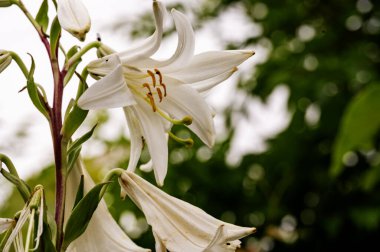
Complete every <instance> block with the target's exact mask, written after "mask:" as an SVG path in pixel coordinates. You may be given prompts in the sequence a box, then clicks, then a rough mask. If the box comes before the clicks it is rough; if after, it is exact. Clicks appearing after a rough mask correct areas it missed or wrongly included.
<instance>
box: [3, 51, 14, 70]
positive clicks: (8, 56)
mask: <svg viewBox="0 0 380 252" xmlns="http://www.w3.org/2000/svg"><path fill="white" fill-rule="evenodd" d="M11 62H12V55H11V53H10V52H8V51H4V50H0V73H1V72H2V71H4V70H5V69H6V68H7V67H8V66H9V64H11Z"/></svg>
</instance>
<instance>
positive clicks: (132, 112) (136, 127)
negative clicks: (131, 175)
mask: <svg viewBox="0 0 380 252" xmlns="http://www.w3.org/2000/svg"><path fill="white" fill-rule="evenodd" d="M124 114H125V117H126V119H127V123H128V128H129V132H130V142H131V154H130V156H129V163H128V169H127V170H128V171H130V172H134V171H135V169H136V166H137V163H138V161H139V159H140V155H141V151H142V148H143V135H142V133H141V130H140V129H141V125H140V122H139V121H138V120H137V116H136V109H135V108H134V107H133V106H129V107H124Z"/></svg>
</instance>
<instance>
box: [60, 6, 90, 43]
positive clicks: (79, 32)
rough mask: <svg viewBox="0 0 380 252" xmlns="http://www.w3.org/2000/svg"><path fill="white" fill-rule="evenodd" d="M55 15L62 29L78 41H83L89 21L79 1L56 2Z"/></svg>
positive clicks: (88, 27)
mask: <svg viewBox="0 0 380 252" xmlns="http://www.w3.org/2000/svg"><path fill="white" fill-rule="evenodd" d="M57 3H58V7H57V15H58V20H59V23H60V24H61V26H62V28H63V29H65V30H66V31H68V32H69V33H71V34H72V35H73V36H74V37H76V38H78V39H79V40H80V41H83V40H85V38H86V33H87V32H88V31H89V30H90V28H91V20H90V16H89V14H88V11H87V9H86V7H85V6H84V5H83V3H82V1H81V0H58V2H57Z"/></svg>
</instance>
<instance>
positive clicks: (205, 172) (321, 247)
mask: <svg viewBox="0 0 380 252" xmlns="http://www.w3.org/2000/svg"><path fill="white" fill-rule="evenodd" d="M233 6H240V7H243V9H244V10H245V12H246V14H247V16H248V17H249V18H250V20H251V21H252V22H254V23H255V24H257V25H259V26H260V27H261V28H262V29H261V31H262V32H261V33H260V34H259V35H257V34H255V35H252V36H251V35H250V34H246V40H245V41H243V42H241V41H240V42H238V43H233V42H231V43H229V44H228V48H231V49H236V48H244V47H253V48H256V47H257V48H259V47H262V48H265V49H266V50H267V51H268V52H269V56H268V58H267V60H266V61H265V62H262V63H260V64H259V65H257V66H256V68H255V71H254V73H253V75H252V76H251V78H249V79H248V80H245V81H241V82H240V83H239V85H238V88H239V89H240V90H241V91H244V92H245V93H246V94H247V96H246V99H247V100H248V99H250V98H252V97H260V98H261V99H263V100H265V99H267V97H268V96H269V94H271V92H272V91H273V90H274V89H275V88H276V87H278V86H279V85H286V86H287V87H288V89H289V91H290V97H289V101H288V109H289V111H291V121H290V123H289V126H288V127H287V128H286V129H285V130H284V131H283V132H282V133H280V134H279V135H277V136H273V137H272V138H271V139H269V140H268V149H267V150H266V151H265V152H263V153H260V154H247V155H245V156H244V157H243V159H242V161H241V162H240V163H239V164H238V165H237V166H234V167H231V166H230V165H228V163H227V162H226V153H227V151H228V150H229V148H230V147H231V139H232V138H233V137H234V135H235V130H234V128H233V126H232V125H233V123H232V118H233V114H234V113H240V114H242V115H244V110H245V109H246V107H244V106H242V107H240V111H237V110H236V109H235V110H231V109H226V110H225V118H226V121H225V124H226V128H227V132H228V137H227V138H226V139H225V140H223V141H222V142H218V143H217V144H216V146H215V147H214V148H213V149H212V151H211V152H210V150H207V149H205V148H204V147H203V145H202V144H201V143H200V142H199V141H198V140H197V139H195V140H196V142H195V145H194V147H193V148H192V149H188V148H185V147H183V146H181V145H179V144H177V143H175V142H172V141H169V145H170V150H171V153H170V160H171V161H172V162H171V164H170V167H169V172H168V176H167V178H166V180H165V186H164V187H163V189H164V190H165V191H166V192H168V193H170V194H171V195H173V196H176V197H179V198H181V199H184V200H186V201H188V202H189V203H192V204H194V205H196V206H199V207H201V208H202V209H204V210H205V211H207V212H208V213H210V214H211V215H213V216H215V217H217V218H221V219H223V220H225V221H229V222H233V223H236V224H238V225H242V226H255V227H257V229H258V232H257V233H256V234H255V235H253V236H251V237H248V238H245V239H243V242H244V247H245V248H244V250H243V251H251V252H253V251H254V252H257V251H282V252H283V251H293V252H294V251H336V250H339V251H364V250H366V249H367V248H369V247H370V246H376V245H377V239H378V237H379V235H380V194H379V193H378V191H379V189H380V184H379V180H380V158H379V157H380V153H379V148H380V141H379V139H380V138H379V137H380V134H379V132H380V131H379V126H380V125H379V120H380V119H379V118H380V105H379V101H380V97H379V96H380V94H379V87H380V86H379V83H380V82H379V81H380V76H379V74H380V71H379V69H380V48H379V46H380V36H379V34H380V5H379V4H378V3H376V2H375V1H372V2H371V1H369V0H358V1H343V0H331V1H320V0H303V1H298V0H284V1H273V0H270V1H263V2H260V1H253V0H241V1H238V0H235V1H234V0H205V2H204V6H201V8H198V9H197V10H198V12H197V15H196V20H195V21H194V25H195V26H196V27H202V26H203V25H204V23H205V22H206V21H208V20H211V19H213V18H215V17H218V16H219V15H222V14H223V13H224V11H225V10H227V9H228V8H231V7H233ZM179 7H180V8H183V9H186V7H185V6H179ZM143 18H144V20H145V21H144V22H141V23H140V24H141V25H140V26H139V27H140V28H141V27H143V28H144V27H145V28H144V29H143V28H141V29H140V28H138V29H135V30H132V33H133V34H134V35H143V33H144V32H141V31H146V33H149V32H148V30H151V29H152V28H153V26H152V22H151V20H150V18H151V17H150V18H149V16H144V17H143ZM121 26H122V24H117V28H120V27H121ZM259 56H260V55H258V57H259ZM242 104H246V103H244V102H243V103H242ZM311 106H313V107H314V108H317V110H318V111H319V112H320V116H319V117H318V120H317V121H316V122H315V123H313V124H310V123H309V122H308V120H307V119H306V117H307V116H306V114H307V111H308V110H309V109H310V107H311ZM104 121H106V119H105V120H104ZM99 127H101V125H100V126H99ZM174 131H175V132H177V133H178V134H179V133H180V131H183V129H177V128H174ZM98 137H99V136H98ZM246 141H253V140H251V139H246ZM106 146H107V151H106V153H105V154H104V156H102V157H99V158H94V159H92V160H87V166H88V168H89V169H90V170H91V173H92V174H93V175H94V176H93V177H94V178H95V180H97V181H99V180H101V176H102V174H99V171H101V169H98V168H100V167H99V166H101V164H103V163H104V161H102V160H107V157H111V158H112V163H114V164H118V166H120V167H126V166H127V163H128V154H126V151H124V152H123V151H121V152H118V153H120V155H119V156H117V157H115V156H114V155H112V156H111V153H113V152H116V150H120V149H123V150H128V147H129V142H128V140H127V139H126V138H125V137H124V136H121V137H120V139H118V140H117V141H115V142H106ZM204 152H206V155H203V158H199V157H202V155H200V154H202V153H204ZM210 153H212V155H211V157H208V154H210ZM204 156H206V158H204ZM52 173H53V170H52V169H51V168H49V169H48V170H45V171H43V172H42V173H41V175H40V177H39V178H38V179H39V180H40V181H49V180H48V179H47V180H44V179H43V178H44V177H45V176H53V175H52ZM47 174H49V175H47ZM141 175H142V176H143V177H144V178H146V179H148V180H150V181H151V182H153V183H154V178H153V174H151V173H142V174H141ZM41 179H42V180H41ZM33 181H34V180H33ZM45 187H46V188H48V187H49V185H45ZM119 190H120V189H119V186H118V185H117V184H116V183H115V184H114V185H112V186H111V189H110V190H109V191H108V193H107V194H106V197H105V198H106V200H107V202H108V203H109V208H110V211H111V213H112V214H113V216H114V217H115V218H116V219H117V220H120V219H123V215H124V214H125V211H127V210H128V211H131V212H133V213H134V214H135V216H137V218H141V217H142V216H143V215H142V213H141V212H140V211H139V210H138V209H137V208H136V206H134V205H133V204H132V202H131V201H130V200H128V199H126V200H125V201H122V200H121V199H120V198H119V193H120V191H119ZM48 196H49V195H48ZM52 196H53V195H50V197H48V198H49V200H50V203H51V202H52ZM13 198H14V199H16V198H17V197H16V196H12V199H13ZM20 202H21V200H20ZM20 207H21V206H20ZM15 210H16V209H14V205H13V204H12V206H11V205H10V204H6V207H3V209H2V211H1V216H11V215H10V214H9V213H11V212H14V211H15ZM132 236H133V237H134V238H135V241H136V243H138V244H140V245H142V246H145V247H151V248H153V247H154V245H153V242H154V240H153V237H152V235H151V232H149V230H147V227H144V225H140V231H138V232H134V234H132Z"/></svg>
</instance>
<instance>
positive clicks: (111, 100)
mask: <svg viewBox="0 0 380 252" xmlns="http://www.w3.org/2000/svg"><path fill="white" fill-rule="evenodd" d="M153 7H154V8H153V9H154V14H155V20H156V31H155V33H154V34H153V35H152V36H151V37H149V38H148V39H147V40H145V41H144V42H143V43H141V44H139V45H138V46H136V47H134V48H133V49H131V50H127V51H124V52H120V53H114V54H112V55H109V56H106V57H103V58H101V59H99V60H95V61H93V62H91V63H90V64H89V65H88V66H87V69H88V71H89V72H90V73H91V74H92V75H95V76H98V77H103V78H102V79H100V80H99V81H98V82H97V83H95V84H94V85H92V86H91V87H90V88H89V89H88V90H86V92H85V93H84V94H83V95H82V97H81V98H80V99H79V101H78V105H79V106H80V107H81V108H83V109H99V108H115V107H123V109H124V112H125V116H126V118H127V122H128V126H129V129H130V134H131V158H130V161H129V165H128V170H129V171H133V170H134V169H135V167H136V165H137V162H138V160H139V157H140V155H141V149H142V147H143V143H144V140H145V142H146V144H147V147H148V150H149V153H150V155H151V159H152V164H153V169H154V172H155V177H156V181H157V183H158V184H159V185H162V184H163V182H164V178H165V176H166V173H167V162H168V149H167V136H166V135H167V132H169V131H170V127H171V126H172V125H173V124H185V125H188V127H189V128H190V129H191V130H192V131H193V132H194V133H195V134H196V135H197V136H198V137H199V138H200V139H201V140H202V141H203V142H204V143H205V144H207V145H208V146H212V145H213V144H214V142H215V130H214V124H213V121H212V117H213V113H212V111H211V109H210V107H209V106H208V104H207V103H206V102H205V101H204V99H203V98H202V96H201V95H200V92H204V91H207V90H209V89H211V88H212V87H214V86H216V85H217V84H219V83H220V82H222V81H224V80H225V79H227V78H228V77H229V76H231V75H232V73H234V72H235V71H236V66H237V65H239V64H241V63H242V62H244V61H245V60H246V59H248V58H249V57H250V56H252V55H253V52H251V51H219V52H217V51H213V52H206V53H201V54H198V55H194V44H195V38H194V32H193V28H192V26H191V23H190V21H189V20H188V19H187V18H186V16H185V15H184V14H182V13H181V12H179V11H176V10H172V17H173V19H174V23H175V26H176V30H177V33H178V45H177V49H176V51H175V53H174V54H173V56H172V57H171V58H169V59H167V60H164V61H158V60H155V59H153V58H151V56H152V55H153V54H154V53H155V52H156V51H157V50H158V48H159V46H160V43H161V39H162V30H163V28H162V24H163V17H164V13H165V9H164V8H163V7H162V5H161V4H160V3H159V2H156V1H154V2H153Z"/></svg>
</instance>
